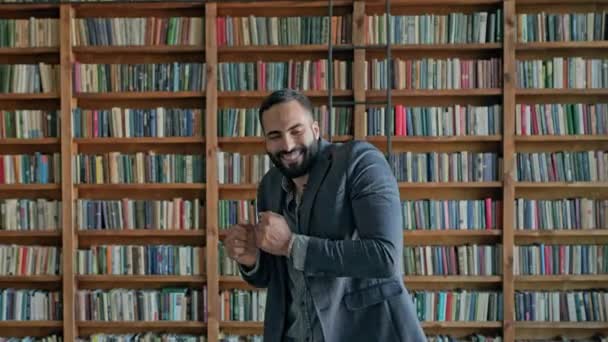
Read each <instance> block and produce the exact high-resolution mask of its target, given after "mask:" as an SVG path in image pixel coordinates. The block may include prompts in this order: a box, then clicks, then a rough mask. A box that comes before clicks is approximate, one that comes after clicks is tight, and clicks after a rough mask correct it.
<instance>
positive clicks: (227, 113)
mask: <svg viewBox="0 0 608 342" xmlns="http://www.w3.org/2000/svg"><path fill="white" fill-rule="evenodd" d="M258 114H259V113H258V108H221V109H219V110H218V136H223V137H243V136H262V135H263V131H262V127H261V125H260V122H259V117H258ZM502 115H503V113H502V105H500V104H495V105H491V106H475V105H461V104H454V105H451V106H443V107H424V106H407V105H401V104H400V105H396V106H394V107H392V108H390V109H389V111H388V113H387V111H386V108H385V107H369V108H368V109H367V111H366V121H365V123H364V124H365V131H366V132H367V135H368V136H386V135H387V124H388V132H391V134H392V135H393V136H421V137H423V136H486V135H500V134H501V133H502ZM313 117H314V118H315V120H317V121H318V122H319V124H320V126H321V131H322V132H324V133H327V132H328V129H329V121H330V120H331V126H332V131H331V134H332V135H349V134H352V124H353V116H352V108H351V107H332V113H331V115H329V113H328V111H327V106H320V107H315V108H314V109H313ZM72 120H73V121H72V126H73V127H72V132H73V133H72V134H73V136H74V137H75V138H98V137H112V138H121V137H125V138H131V137H178V136H179V137H190V136H201V139H202V135H203V132H204V122H205V120H204V116H203V111H202V110H200V109H187V108H164V107H158V108H141V109H135V108H118V107H115V108H112V109H82V108H75V109H74V110H73V111H72ZM387 121H388V122H387ZM515 122H516V123H515V133H516V134H517V135H518V136H519V135H522V136H530V135H534V136H536V135H602V134H608V104H606V103H594V104H586V103H567V104H563V103H552V104H523V103H522V104H518V105H516V107H515ZM60 130H61V127H60V116H59V113H58V111H47V110H16V111H0V138H20V139H28V138H43V137H45V138H46V137H58V136H59V133H60Z"/></svg>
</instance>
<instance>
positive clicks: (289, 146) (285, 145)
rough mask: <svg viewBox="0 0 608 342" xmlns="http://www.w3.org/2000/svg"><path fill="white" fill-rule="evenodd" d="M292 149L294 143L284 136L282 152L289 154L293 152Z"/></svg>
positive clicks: (294, 145)
mask: <svg viewBox="0 0 608 342" xmlns="http://www.w3.org/2000/svg"><path fill="white" fill-rule="evenodd" d="M294 147H296V143H295V141H294V140H293V139H292V138H291V137H290V136H286V137H285V138H283V150H284V151H288V152H289V151H291V150H293V148H294Z"/></svg>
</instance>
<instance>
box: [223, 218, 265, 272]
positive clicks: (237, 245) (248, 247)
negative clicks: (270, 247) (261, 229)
mask: <svg viewBox="0 0 608 342" xmlns="http://www.w3.org/2000/svg"><path fill="white" fill-rule="evenodd" d="M224 246H225V247H226V252H228V256H229V257H230V258H231V259H232V260H234V261H236V262H238V263H239V264H241V265H245V266H247V267H253V266H255V262H256V259H257V254H258V248H257V247H256V245H255V228H254V226H253V225H252V224H237V225H234V226H232V227H230V228H229V229H228V234H226V238H225V239H224Z"/></svg>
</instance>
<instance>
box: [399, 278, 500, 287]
mask: <svg viewBox="0 0 608 342" xmlns="http://www.w3.org/2000/svg"><path fill="white" fill-rule="evenodd" d="M404 282H405V286H406V287H407V289H408V290H409V291H430V290H456V289H474V290H484V289H497V288H502V277H501V276H413V275H407V276H405V278H404Z"/></svg>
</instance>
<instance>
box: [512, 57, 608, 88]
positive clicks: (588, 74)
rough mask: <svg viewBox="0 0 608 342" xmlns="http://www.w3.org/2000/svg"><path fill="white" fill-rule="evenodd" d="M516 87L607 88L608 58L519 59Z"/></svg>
mask: <svg viewBox="0 0 608 342" xmlns="http://www.w3.org/2000/svg"><path fill="white" fill-rule="evenodd" d="M517 86H518V87H519V88H528V89H601V88H608V59H605V58H584V57H553V58H551V59H529V60H519V61H517Z"/></svg>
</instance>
